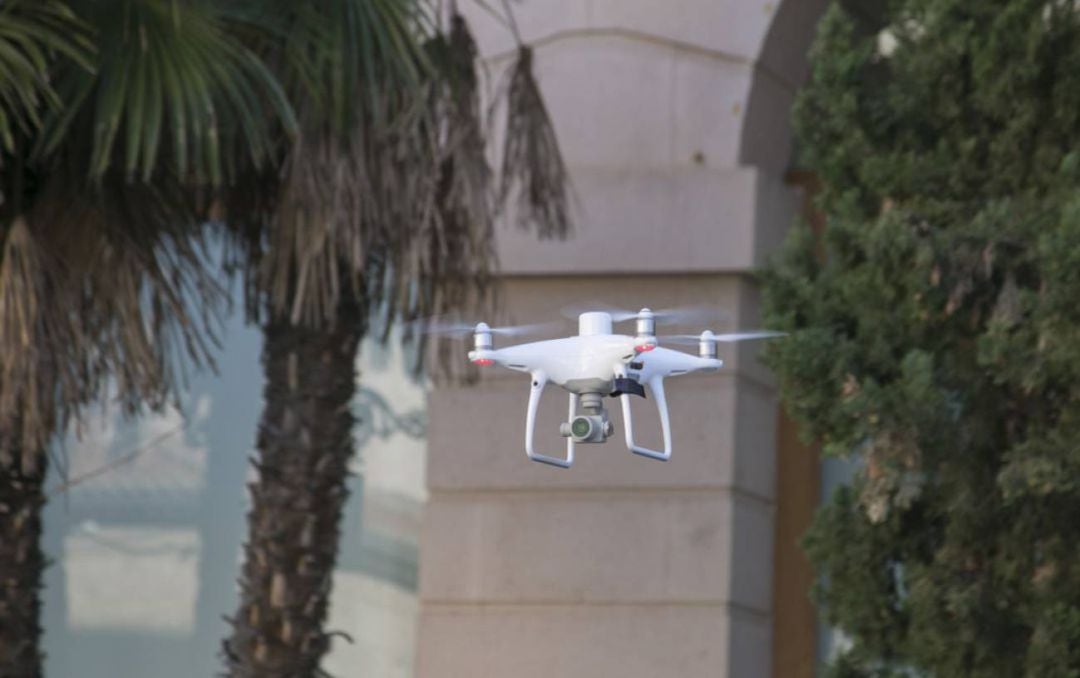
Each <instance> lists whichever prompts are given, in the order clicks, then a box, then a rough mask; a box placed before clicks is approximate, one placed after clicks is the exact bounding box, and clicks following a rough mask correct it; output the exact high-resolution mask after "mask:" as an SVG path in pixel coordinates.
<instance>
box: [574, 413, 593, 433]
mask: <svg viewBox="0 0 1080 678" xmlns="http://www.w3.org/2000/svg"><path fill="white" fill-rule="evenodd" d="M570 433H572V434H574V437H575V438H588V437H589V434H590V433H592V422H591V421H589V420H588V419H586V418H585V417H578V418H577V419H574V423H573V424H571V425H570Z"/></svg>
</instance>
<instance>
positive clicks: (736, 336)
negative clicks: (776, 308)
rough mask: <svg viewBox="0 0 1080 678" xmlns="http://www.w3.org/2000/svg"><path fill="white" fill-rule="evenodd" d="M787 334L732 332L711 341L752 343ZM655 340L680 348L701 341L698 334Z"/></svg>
mask: <svg viewBox="0 0 1080 678" xmlns="http://www.w3.org/2000/svg"><path fill="white" fill-rule="evenodd" d="M786 336H787V332H772V331H769V330H757V331H753V332H732V333H728V334H715V335H713V341H715V342H717V343H725V344H730V343H734V342H736V341H752V340H755V339H773V338H776V337H786ZM657 339H658V340H659V341H660V342H661V343H664V344H677V345H682V346H697V345H698V342H699V341H701V335H700V334H670V335H663V336H660V337H657Z"/></svg>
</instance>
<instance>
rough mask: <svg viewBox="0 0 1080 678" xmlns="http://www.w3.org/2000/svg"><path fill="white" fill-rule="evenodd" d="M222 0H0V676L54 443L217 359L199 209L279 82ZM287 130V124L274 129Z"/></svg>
mask: <svg viewBox="0 0 1080 678" xmlns="http://www.w3.org/2000/svg"><path fill="white" fill-rule="evenodd" d="M231 21H232V19H231V18H230V17H229V16H226V15H224V14H223V13H222V11H221V10H219V9H218V8H217V6H216V5H215V4H214V3H211V2H197V1H194V0H188V1H184V2H181V1H180V0H83V1H75V0H72V1H71V2H60V1H58V0H7V1H6V2H4V3H3V4H2V5H0V196H2V198H0V544H2V545H3V547H2V548H0V675H2V676H13V677H18V678H32V677H36V676H40V675H41V653H40V650H39V636H40V626H39V620H38V615H39V609H40V602H39V597H38V595H39V589H40V586H41V575H42V570H43V568H44V564H45V558H44V555H43V554H42V552H41V548H40V536H41V519H40V512H41V508H42V505H43V503H44V501H45V498H46V497H45V491H44V487H43V483H44V479H45V474H46V469H47V466H48V459H49V457H48V450H49V444H50V441H51V439H52V438H53V436H54V435H55V434H57V433H58V432H60V431H62V430H63V429H65V428H66V426H67V424H68V422H69V421H70V420H71V419H72V418H73V417H77V416H78V415H79V413H80V411H81V410H82V408H83V407H84V406H85V405H87V404H89V403H90V402H92V401H94V400H97V399H99V398H100V397H102V396H103V395H106V394H110V395H112V396H114V397H115V398H116V399H117V400H118V401H119V402H120V403H121V404H122V405H123V407H124V410H125V411H126V412H127V413H128V414H136V413H137V412H139V411H140V410H141V409H142V408H144V407H148V408H150V409H160V408H161V407H163V406H165V405H166V404H167V403H168V402H169V400H170V398H171V397H172V396H173V395H174V394H175V392H176V389H177V387H178V386H179V385H180V383H181V382H182V377H183V372H184V366H185V364H194V365H196V366H200V365H205V364H208V363H209V361H210V350H211V348H212V344H213V329H214V326H215V318H216V315H217V314H218V312H219V311H220V304H221V302H222V295H221V291H220V288H219V286H218V285H217V283H216V280H215V275H214V272H213V269H212V268H210V267H209V266H208V263H209V262H208V261H207V257H206V252H205V248H204V242H203V227H202V223H203V222H204V220H205V213H206V211H207V209H208V204H207V199H206V196H208V195H210V189H212V188H213V187H214V186H215V185H217V184H219V183H221V182H222V181H223V180H224V177H225V176H227V173H228V170H229V168H230V166H232V165H235V164H236V162H235V161H234V159H231V158H226V157H225V154H224V153H223V152H222V149H224V148H231V147H237V148H244V149H247V151H246V152H245V154H244V156H243V159H244V162H245V163H251V164H255V163H259V162H261V161H263V160H264V159H265V158H266V157H268V156H269V136H268V132H269V130H270V126H271V123H269V122H268V121H267V116H266V115H265V111H267V110H269V111H271V112H275V113H278V114H280V115H279V119H280V121H279V123H278V126H280V125H285V126H286V127H287V126H288V125H289V124H290V123H291V118H290V112H291V109H290V108H289V107H288V104H287V102H286V100H285V99H284V96H283V94H282V92H281V90H280V88H279V87H278V85H277V81H276V80H275V79H274V78H273V77H272V76H271V75H270V73H269V72H268V71H267V70H266V69H265V67H264V66H263V65H262V62H260V61H259V60H258V59H257V58H256V56H255V55H254V53H252V52H251V51H250V50H249V49H248V48H246V47H244V46H243V44H241V43H239V42H237V41H236V40H234V39H232V38H231V37H230V34H229V33H228V31H227V29H228V28H229V27H230V26H231ZM275 131H276V127H275Z"/></svg>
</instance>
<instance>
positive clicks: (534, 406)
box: [525, 371, 578, 468]
mask: <svg viewBox="0 0 1080 678" xmlns="http://www.w3.org/2000/svg"><path fill="white" fill-rule="evenodd" d="M547 381H548V378H547V375H546V374H544V373H543V372H539V371H536V372H533V373H532V390H531V391H529V410H528V413H527V414H526V417H525V454H527V455H528V456H529V459H532V460H533V461H538V462H540V463H542V464H550V465H552V466H558V467H559V468H570V465H571V464H573V463H574V440H573V439H572V438H567V439H566V458H565V459H562V458H559V457H549V456H547V455H544V454H537V453H536V452H535V451H534V450H533V438H535V433H536V412H537V410H538V409H539V407H540V395H541V394H542V393H543V392H544V387H545V386H546V385H547ZM577 406H578V395H577V394H576V393H571V394H570V418H571V419H573V417H574V414H575V413H576V412H577Z"/></svg>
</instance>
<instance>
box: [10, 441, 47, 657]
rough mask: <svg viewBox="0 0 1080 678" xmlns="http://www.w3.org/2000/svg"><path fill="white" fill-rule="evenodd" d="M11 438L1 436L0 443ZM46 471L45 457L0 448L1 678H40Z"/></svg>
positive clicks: (44, 562)
mask: <svg viewBox="0 0 1080 678" xmlns="http://www.w3.org/2000/svg"><path fill="white" fill-rule="evenodd" d="M12 439H13V436H4V435H0V441H5V442H6V441H10V440H12ZM11 449H12V448H11V447H10V446H8V450H6V451H10V450H11ZM45 467H46V464H45V455H44V454H33V455H23V454H5V450H0V676H4V678H40V676H41V675H42V666H41V664H42V655H41V649H40V643H41V621H40V619H41V598H40V593H41V585H42V576H43V574H44V572H45V564H46V561H45V555H44V554H43V553H42V550H41V527H42V522H41V512H42V509H43V507H44V505H45V491H44V484H45V470H46V468H45Z"/></svg>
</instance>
